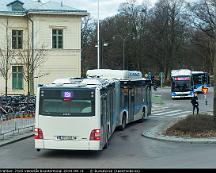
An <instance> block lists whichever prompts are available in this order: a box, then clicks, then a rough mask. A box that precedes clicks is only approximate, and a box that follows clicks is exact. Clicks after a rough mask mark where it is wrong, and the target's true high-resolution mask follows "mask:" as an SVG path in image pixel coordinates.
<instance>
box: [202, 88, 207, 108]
mask: <svg viewBox="0 0 216 173" xmlns="http://www.w3.org/2000/svg"><path fill="white" fill-rule="evenodd" d="M202 92H203V94H204V98H205V105H206V106H207V104H208V101H207V96H206V95H207V93H208V88H205V87H203V88H202Z"/></svg>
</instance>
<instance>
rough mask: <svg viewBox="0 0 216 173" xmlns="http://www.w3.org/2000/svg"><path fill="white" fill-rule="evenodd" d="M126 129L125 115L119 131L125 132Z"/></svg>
mask: <svg viewBox="0 0 216 173" xmlns="http://www.w3.org/2000/svg"><path fill="white" fill-rule="evenodd" d="M125 127H126V115H125V114H124V115H123V117H122V124H121V125H120V127H119V130H121V131H122V130H124V129H125Z"/></svg>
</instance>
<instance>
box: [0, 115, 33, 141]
mask: <svg viewBox="0 0 216 173" xmlns="http://www.w3.org/2000/svg"><path fill="white" fill-rule="evenodd" d="M6 117H7V118H3V117H1V118H0V139H1V140H4V139H5V137H6V136H8V135H14V134H23V133H25V132H26V130H29V131H30V130H32V131H33V128H34V120H35V119H34V114H32V113H31V114H19V115H17V114H14V115H7V116H6Z"/></svg>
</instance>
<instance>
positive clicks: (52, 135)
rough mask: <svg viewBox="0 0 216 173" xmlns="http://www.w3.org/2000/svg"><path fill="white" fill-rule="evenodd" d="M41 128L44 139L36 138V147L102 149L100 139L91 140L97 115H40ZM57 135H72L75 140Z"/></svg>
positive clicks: (95, 127)
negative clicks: (60, 137) (59, 137)
mask: <svg viewBox="0 0 216 173" xmlns="http://www.w3.org/2000/svg"><path fill="white" fill-rule="evenodd" d="M38 121H39V128H40V129H42V131H43V139H41V140H35V148H40V149H70V150H101V146H100V141H90V140H89V138H90V133H91V131H92V130H93V129H97V128H100V127H98V126H96V124H95V122H97V121H96V120H95V117H84V118H83V117H80V118H79V117H48V116H42V115H39V117H38ZM57 136H70V137H73V138H75V139H74V140H59V139H57Z"/></svg>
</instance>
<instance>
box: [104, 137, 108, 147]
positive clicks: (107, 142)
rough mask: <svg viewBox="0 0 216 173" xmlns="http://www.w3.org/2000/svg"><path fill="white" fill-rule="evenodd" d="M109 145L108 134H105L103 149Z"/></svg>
mask: <svg viewBox="0 0 216 173" xmlns="http://www.w3.org/2000/svg"><path fill="white" fill-rule="evenodd" d="M108 146H109V141H108V134H107V136H106V144H105V145H104V149H107V148H108Z"/></svg>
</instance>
